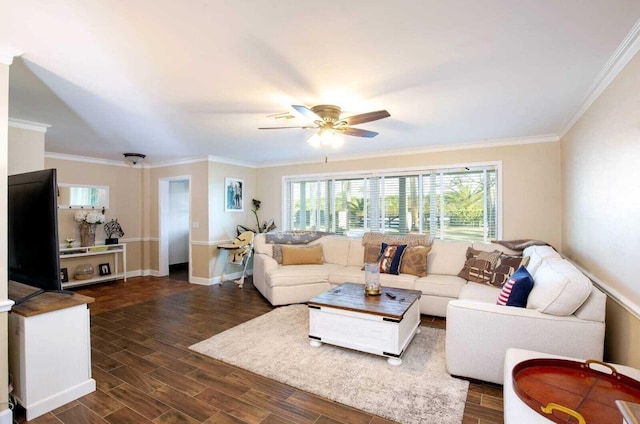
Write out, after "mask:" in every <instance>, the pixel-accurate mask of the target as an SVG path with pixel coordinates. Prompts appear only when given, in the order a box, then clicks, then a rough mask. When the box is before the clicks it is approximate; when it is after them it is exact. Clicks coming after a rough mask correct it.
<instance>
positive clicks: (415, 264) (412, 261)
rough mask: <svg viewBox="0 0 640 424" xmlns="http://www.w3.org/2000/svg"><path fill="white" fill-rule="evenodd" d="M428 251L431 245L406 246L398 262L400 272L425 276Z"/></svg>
mask: <svg viewBox="0 0 640 424" xmlns="http://www.w3.org/2000/svg"><path fill="white" fill-rule="evenodd" d="M429 252H431V246H415V247H407V248H406V249H405V251H404V255H402V261H401V262H400V273H401V274H411V275H415V276H418V277H426V276H427V255H428V254H429Z"/></svg>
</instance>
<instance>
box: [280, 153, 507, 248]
mask: <svg viewBox="0 0 640 424" xmlns="http://www.w3.org/2000/svg"><path fill="white" fill-rule="evenodd" d="M498 177H499V176H498V167H497V166H495V165H492V166H475V167H472V166H468V167H463V168H455V169H434V170H429V169H425V170H421V171H419V172H415V173H413V172H412V173H408V174H406V175H405V174H400V175H398V174H395V175H394V174H393V173H379V174H375V173H370V174H366V175H360V176H352V175H351V176H345V177H340V176H330V177H329V176H327V177H318V178H315V179H308V180H304V179H298V178H295V177H290V178H286V179H285V188H284V199H285V200H284V203H285V204H284V209H285V212H284V216H285V225H284V228H285V229H286V230H318V231H330V232H335V233H338V234H349V235H359V234H362V233H364V232H366V231H378V232H384V233H390V234H407V233H426V234H431V235H433V236H434V237H436V238H439V239H448V240H457V239H462V240H489V239H494V238H497V237H498V230H499V225H498V220H499V214H498V210H499V205H498V201H499V199H498Z"/></svg>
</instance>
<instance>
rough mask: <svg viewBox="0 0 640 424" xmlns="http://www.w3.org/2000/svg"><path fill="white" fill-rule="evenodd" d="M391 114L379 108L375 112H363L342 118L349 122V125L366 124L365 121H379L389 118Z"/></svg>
mask: <svg viewBox="0 0 640 424" xmlns="http://www.w3.org/2000/svg"><path fill="white" fill-rule="evenodd" d="M390 116H391V114H390V113H389V112H387V111H386V110H377V111H375V112H367V113H361V114H360V115H353V116H349V117H347V118H344V119H341V121H344V122H346V123H347V125H358V124H364V123H365V122H371V121H377V120H378V119H383V118H388V117H390Z"/></svg>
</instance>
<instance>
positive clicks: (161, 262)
mask: <svg viewBox="0 0 640 424" xmlns="http://www.w3.org/2000/svg"><path fill="white" fill-rule="evenodd" d="M172 181H187V182H188V184H189V187H188V191H189V242H188V243H189V282H191V277H192V276H193V260H192V256H191V213H192V211H191V207H192V201H191V200H192V198H191V193H192V192H191V175H182V176H176V177H166V178H160V179H159V180H158V226H159V234H158V236H159V241H158V275H160V276H166V275H169V200H170V194H169V183H170V182H172Z"/></svg>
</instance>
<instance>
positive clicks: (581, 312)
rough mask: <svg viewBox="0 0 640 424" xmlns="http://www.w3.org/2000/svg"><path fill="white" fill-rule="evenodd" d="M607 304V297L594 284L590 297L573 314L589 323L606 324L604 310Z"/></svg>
mask: <svg viewBox="0 0 640 424" xmlns="http://www.w3.org/2000/svg"><path fill="white" fill-rule="evenodd" d="M606 303H607V295H606V294H604V293H602V292H601V291H600V290H598V288H597V287H596V286H594V285H593V284H592V285H591V293H590V294H589V297H587V300H585V301H584V303H583V304H582V305H580V307H579V308H578V309H577V310H576V311H575V312H574V313H573V314H574V315H575V316H577V317H578V318H580V319H584V320H587V321H596V322H604V319H605V315H606V308H603V305H605V304H606Z"/></svg>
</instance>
